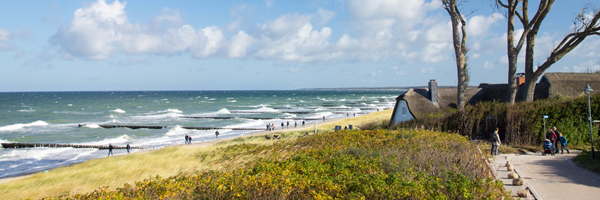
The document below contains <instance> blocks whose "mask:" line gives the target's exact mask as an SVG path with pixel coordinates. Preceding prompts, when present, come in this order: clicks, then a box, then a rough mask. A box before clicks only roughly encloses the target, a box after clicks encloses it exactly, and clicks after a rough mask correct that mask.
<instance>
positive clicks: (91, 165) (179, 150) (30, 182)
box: [0, 110, 392, 199]
mask: <svg viewBox="0 0 600 200" xmlns="http://www.w3.org/2000/svg"><path fill="white" fill-rule="evenodd" d="M391 113H392V110H385V111H381V112H376V113H371V114H368V115H364V116H359V117H353V118H347V119H343V120H336V121H333V122H331V123H325V124H319V125H318V126H317V129H318V132H319V133H324V132H327V131H332V130H333V128H334V126H335V125H341V126H348V125H349V124H352V125H354V127H359V126H360V125H361V124H364V123H368V122H373V121H381V120H383V119H389V118H390V116H391ZM306 132H309V133H310V134H312V133H314V125H312V124H310V125H308V126H307V128H306V129H295V130H289V131H284V132H268V134H271V135H272V134H279V135H281V136H282V139H281V140H266V139H265V138H264V134H267V133H257V134H253V135H250V136H243V137H238V138H233V139H224V140H220V141H218V142H209V143H208V144H211V143H214V145H204V144H195V145H179V146H170V147H165V148H162V149H158V150H152V151H145V152H139V153H133V154H128V155H121V156H115V157H110V158H100V159H94V160H89V161H86V162H83V163H80V164H75V165H71V166H66V167H60V168H56V169H52V170H49V172H48V173H36V174H33V175H30V176H26V177H23V178H19V179H16V180H12V181H9V182H5V183H2V184H0V194H2V196H1V197H0V198H1V199H23V198H32V199H39V198H44V197H59V196H64V195H72V194H78V193H87V192H91V191H94V190H96V189H98V188H99V187H109V188H116V187H121V186H123V185H124V184H133V183H134V182H135V181H142V180H144V179H147V178H150V177H155V176H161V177H171V176H176V175H180V174H191V173H196V172H202V171H207V170H223V169H225V170H231V168H233V167H235V166H236V165H239V164H241V163H244V162H249V161H252V160H253V159H255V157H252V156H249V157H248V156H247V157H238V158H235V159H232V158H227V159H230V160H229V161H228V162H215V161H216V160H222V159H223V155H225V154H222V153H219V152H218V151H219V150H221V149H222V148H223V147H226V146H230V145H235V144H242V143H250V144H262V145H269V144H273V143H274V142H285V141H293V140H295V139H296V138H298V137H302V136H303V135H305V133H306ZM199 156H203V157H202V159H196V158H198V157H199Z"/></svg>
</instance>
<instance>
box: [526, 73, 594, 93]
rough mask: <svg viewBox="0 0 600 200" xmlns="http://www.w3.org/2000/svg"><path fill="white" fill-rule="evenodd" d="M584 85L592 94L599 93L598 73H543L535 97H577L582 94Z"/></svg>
mask: <svg viewBox="0 0 600 200" xmlns="http://www.w3.org/2000/svg"><path fill="white" fill-rule="evenodd" d="M586 85H590V87H592V89H594V91H593V92H592V93H598V92H600V73H545V74H544V76H542V79H541V80H540V83H539V84H538V85H537V87H536V94H535V97H536V99H547V98H553V97H556V96H566V97H578V96H579V95H582V94H584V92H583V89H584V88H585V86H586Z"/></svg>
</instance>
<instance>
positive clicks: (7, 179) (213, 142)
mask: <svg viewBox="0 0 600 200" xmlns="http://www.w3.org/2000/svg"><path fill="white" fill-rule="evenodd" d="M382 111H383V110H382ZM382 111H377V112H382ZM377 112H372V113H369V114H373V113H377ZM369 114H366V115H369ZM361 116H365V115H361ZM361 116H357V117H361ZM357 117H342V118H332V119H326V120H325V121H320V122H317V123H310V124H306V126H305V127H302V126H301V125H300V126H298V127H295V128H293V127H290V128H284V129H275V130H273V131H266V130H263V131H257V132H253V133H248V134H245V135H238V136H233V137H225V138H221V139H214V140H209V141H205V142H197V143H192V144H177V145H168V146H164V147H162V148H159V149H151V150H148V151H137V152H133V153H130V154H118V155H115V156H112V157H121V156H127V155H133V154H139V153H147V152H152V151H157V150H161V149H163V148H165V147H187V148H198V147H205V146H212V145H216V144H218V143H221V142H226V141H231V140H235V139H238V138H242V137H254V136H259V135H269V134H271V135H272V134H274V133H285V132H291V131H299V130H305V129H306V130H310V131H308V132H309V133H312V134H314V125H317V129H319V126H321V125H326V124H331V123H334V122H338V121H342V120H346V119H352V118H357ZM105 158H108V157H101V158H95V159H91V160H96V159H105ZM87 161H90V160H86V161H83V162H79V163H73V164H69V165H63V166H57V167H54V168H50V169H44V170H39V171H34V172H30V173H25V174H21V175H15V176H9V177H4V178H0V184H4V183H8V182H12V181H15V180H19V179H22V178H27V177H30V176H32V175H34V174H38V173H42V172H44V171H45V170H52V169H56V168H60V167H70V166H74V165H79V164H81V163H84V162H87Z"/></svg>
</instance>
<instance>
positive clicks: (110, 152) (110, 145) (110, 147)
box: [108, 143, 113, 156]
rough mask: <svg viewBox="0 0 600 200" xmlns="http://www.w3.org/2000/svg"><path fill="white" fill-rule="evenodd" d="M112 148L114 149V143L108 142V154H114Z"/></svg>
mask: <svg viewBox="0 0 600 200" xmlns="http://www.w3.org/2000/svg"><path fill="white" fill-rule="evenodd" d="M112 150H113V145H112V144H111V143H108V156H112V155H113V153H112Z"/></svg>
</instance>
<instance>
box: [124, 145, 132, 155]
mask: <svg viewBox="0 0 600 200" xmlns="http://www.w3.org/2000/svg"><path fill="white" fill-rule="evenodd" d="M125 148H126V149H127V153H129V150H130V149H131V146H129V143H127V146H125Z"/></svg>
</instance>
